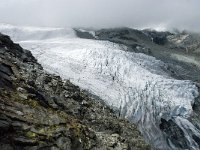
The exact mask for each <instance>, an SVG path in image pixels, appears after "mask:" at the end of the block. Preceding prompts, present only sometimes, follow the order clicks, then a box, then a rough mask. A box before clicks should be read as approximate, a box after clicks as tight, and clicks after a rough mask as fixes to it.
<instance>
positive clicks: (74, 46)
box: [0, 25, 200, 150]
mask: <svg viewBox="0 0 200 150" xmlns="http://www.w3.org/2000/svg"><path fill="white" fill-rule="evenodd" d="M0 32H2V33H4V34H8V35H10V36H11V38H12V39H13V40H14V41H15V42H17V43H19V44H20V45H21V46H22V47H23V48H26V49H28V50H31V52H32V53H33V55H34V56H35V57H36V58H37V59H38V61H39V63H41V64H42V66H43V67H44V69H45V70H47V71H48V72H50V73H55V74H58V75H60V76H61V77H62V78H63V79H70V81H71V82H72V83H74V84H76V85H78V86H80V87H81V88H82V89H86V90H88V91H90V92H91V93H92V94H95V95H97V96H99V97H100V98H101V99H103V100H104V101H105V102H106V103H107V104H108V105H109V106H111V107H113V108H116V109H118V110H119V111H120V115H121V116H122V117H125V118H127V119H129V120H130V121H132V122H134V123H136V124H138V127H139V129H140V131H141V132H142V134H143V135H144V136H145V138H146V139H147V140H148V141H150V142H151V143H153V145H154V146H155V147H156V148H157V149H166V150H167V149H172V148H174V149H176V148H175V147H174V145H173V144H172V143H171V141H170V140H169V139H168V140H167V139H166V137H165V134H164V133H163V132H162V131H161V130H160V128H159V124H160V123H161V118H164V119H166V120H169V119H173V120H174V121H175V122H176V123H177V125H178V126H179V127H180V128H181V129H182V130H183V131H184V134H185V136H186V138H187V140H188V141H187V142H188V143H190V145H191V149H198V148H199V147H198V144H197V143H196V142H195V141H194V140H193V138H192V135H196V136H197V137H200V131H199V130H198V129H196V128H195V126H194V125H192V124H191V123H190V122H189V121H188V120H187V118H188V117H189V116H190V115H191V113H192V104H193V103H194V100H195V98H196V97H197V96H198V95H199V93H198V89H197V87H196V86H195V85H194V84H193V83H192V82H191V81H184V80H176V79H174V78H172V77H170V76H169V75H168V74H167V73H166V72H164V71H163V70H164V69H163V68H166V67H167V66H166V64H164V63H163V62H162V61H159V60H156V59H155V58H154V57H150V56H147V55H145V54H141V53H132V52H127V51H126V47H125V46H120V45H117V44H114V43H111V42H108V41H98V40H88V39H80V38H78V37H76V35H75V33H74V31H73V30H72V29H62V28H30V27H14V26H10V25H1V26H0Z"/></svg>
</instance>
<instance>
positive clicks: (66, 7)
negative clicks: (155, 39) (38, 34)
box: [0, 0, 200, 31]
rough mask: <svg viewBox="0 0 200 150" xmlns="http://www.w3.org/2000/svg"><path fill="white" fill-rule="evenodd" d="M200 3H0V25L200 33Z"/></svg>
mask: <svg viewBox="0 0 200 150" xmlns="http://www.w3.org/2000/svg"><path fill="white" fill-rule="evenodd" d="M199 6H200V1H199V0H1V3H0V22H1V23H9V24H15V25H29V26H30V25H31V26H54V27H58V26H59V27H66V26H67V27H94V28H102V27H104V28H105V27H120V26H128V27H134V28H148V27H152V28H156V29H173V28H178V29H187V30H193V31H200V19H199V18H200V11H199Z"/></svg>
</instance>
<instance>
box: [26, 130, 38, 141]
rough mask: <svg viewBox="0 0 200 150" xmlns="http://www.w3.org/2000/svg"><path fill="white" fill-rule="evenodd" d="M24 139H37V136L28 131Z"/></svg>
mask: <svg viewBox="0 0 200 150" xmlns="http://www.w3.org/2000/svg"><path fill="white" fill-rule="evenodd" d="M26 137H28V138H31V139H32V138H36V137H37V134H36V133H34V132H31V131H28V132H27V133H26Z"/></svg>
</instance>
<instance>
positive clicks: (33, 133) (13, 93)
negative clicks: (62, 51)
mask: <svg viewBox="0 0 200 150" xmlns="http://www.w3.org/2000/svg"><path fill="white" fill-rule="evenodd" d="M0 149H1V150H12V149H20V150H21V149H40V150H42V149H54V150H57V149H61V150H83V149H91V150H96V149H101V150H104V149H105V150H106V149H113V150H114V149H116V150H122V149H127V150H132V149H133V150H137V149H138V150H139V149H142V150H144V149H151V148H150V145H148V144H147V143H146V142H145V141H144V139H143V138H142V137H141V134H140V132H139V131H138V130H137V127H136V126H135V125H133V124H131V123H129V122H128V121H126V120H122V119H119V118H118V117H117V116H116V115H115V113H114V112H113V110H111V109H109V108H108V107H107V106H106V105H105V104H104V103H103V102H101V101H95V100H94V99H92V98H90V97H89V96H88V95H87V93H86V92H85V91H82V90H80V89H79V87H77V86H74V85H73V84H72V83H70V81H68V80H66V81H63V80H61V78H60V77H59V76H55V75H51V74H47V73H46V72H45V71H43V68H42V66H41V65H40V64H38V63H37V60H36V59H35V58H34V57H33V56H32V54H31V53H30V52H29V51H27V50H24V49H22V48H21V47H20V46H19V45H18V44H14V43H13V42H12V41H11V40H10V38H9V37H8V36H5V35H2V34H0Z"/></svg>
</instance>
